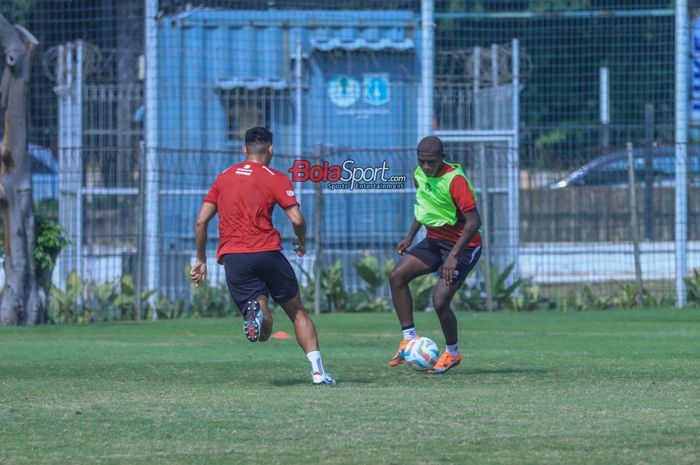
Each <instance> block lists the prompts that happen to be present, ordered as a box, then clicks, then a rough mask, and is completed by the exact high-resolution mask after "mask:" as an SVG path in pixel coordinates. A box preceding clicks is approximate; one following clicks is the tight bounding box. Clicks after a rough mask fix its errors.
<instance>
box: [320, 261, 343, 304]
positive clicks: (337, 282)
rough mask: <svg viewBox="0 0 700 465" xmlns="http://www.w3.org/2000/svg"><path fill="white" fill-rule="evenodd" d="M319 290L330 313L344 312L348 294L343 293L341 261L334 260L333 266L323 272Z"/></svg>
mask: <svg viewBox="0 0 700 465" xmlns="http://www.w3.org/2000/svg"><path fill="white" fill-rule="evenodd" d="M321 288H322V292H323V294H324V295H325V297H326V302H328V306H329V310H330V311H337V312H342V311H343V310H345V304H346V303H347V299H348V294H347V293H346V292H345V283H344V276H343V262H342V261H340V260H336V262H335V263H333V265H331V266H330V267H329V268H326V269H325V270H323V272H322V273H321Z"/></svg>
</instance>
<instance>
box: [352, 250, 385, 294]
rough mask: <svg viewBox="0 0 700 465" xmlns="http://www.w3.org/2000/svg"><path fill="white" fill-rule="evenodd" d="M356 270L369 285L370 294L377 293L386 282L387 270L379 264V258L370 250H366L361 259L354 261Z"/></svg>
mask: <svg viewBox="0 0 700 465" xmlns="http://www.w3.org/2000/svg"><path fill="white" fill-rule="evenodd" d="M353 266H354V267H355V271H357V274H358V275H359V276H360V278H362V281H364V283H365V284H366V285H367V291H368V292H369V294H370V295H376V294H377V290H378V289H379V288H380V287H381V286H382V285H383V284H384V283H385V282H386V279H385V277H384V273H385V270H384V269H382V267H381V266H379V260H377V257H375V256H374V255H371V254H370V253H369V252H365V253H364V254H363V256H362V258H361V259H359V260H355V261H354V262H353Z"/></svg>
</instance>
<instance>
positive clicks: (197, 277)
mask: <svg viewBox="0 0 700 465" xmlns="http://www.w3.org/2000/svg"><path fill="white" fill-rule="evenodd" d="M214 215H216V205H214V204H211V203H207V202H203V203H202V207H201V208H200V209H199V214H198V215H197V221H196V222H195V225H194V239H195V242H196V244H197V258H196V259H195V263H194V265H193V266H192V268H191V269H190V277H191V278H192V281H194V283H195V286H197V285H199V283H200V282H201V281H205V280H206V279H207V228H208V227H209V221H211V219H212V218H214Z"/></svg>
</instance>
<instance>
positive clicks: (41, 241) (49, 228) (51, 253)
mask: <svg viewBox="0 0 700 465" xmlns="http://www.w3.org/2000/svg"><path fill="white" fill-rule="evenodd" d="M34 231H35V235H36V244H35V246H34V249H33V250H32V255H33V256H34V261H35V262H36V266H37V273H38V274H39V276H42V274H43V273H44V272H51V271H53V269H54V267H55V266H56V257H58V254H59V253H60V252H61V250H63V248H64V247H65V246H67V245H68V244H70V241H69V240H68V239H66V237H65V235H64V234H65V232H66V231H65V230H64V229H63V228H62V227H61V225H59V224H58V223H56V222H54V221H51V220H50V219H48V218H47V217H45V216H43V215H35V216H34ZM49 278H50V276H49Z"/></svg>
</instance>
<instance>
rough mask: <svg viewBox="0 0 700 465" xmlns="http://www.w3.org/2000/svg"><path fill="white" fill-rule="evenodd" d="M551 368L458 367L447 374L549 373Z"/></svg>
mask: <svg viewBox="0 0 700 465" xmlns="http://www.w3.org/2000/svg"><path fill="white" fill-rule="evenodd" d="M550 372H551V370H545V369H543V368H492V369H479V368H470V369H462V370H460V369H459V368H457V369H456V371H455V370H451V371H450V373H449V374H452V375H462V376H473V375H513V374H530V373H533V374H534V373H540V374H543V373H550Z"/></svg>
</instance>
